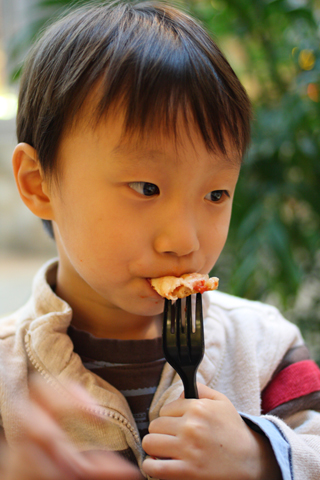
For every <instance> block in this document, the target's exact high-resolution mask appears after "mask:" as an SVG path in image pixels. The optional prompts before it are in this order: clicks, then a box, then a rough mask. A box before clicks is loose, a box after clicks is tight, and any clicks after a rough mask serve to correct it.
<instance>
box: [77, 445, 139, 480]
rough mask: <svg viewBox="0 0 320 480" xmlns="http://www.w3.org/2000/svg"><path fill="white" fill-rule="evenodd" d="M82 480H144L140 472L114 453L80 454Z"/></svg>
mask: <svg viewBox="0 0 320 480" xmlns="http://www.w3.org/2000/svg"><path fill="white" fill-rule="evenodd" d="M82 461H83V464H82V467H83V468H82V477H81V478H83V479H84V480H88V479H89V478H90V480H109V479H110V480H123V479H124V478H125V479H126V480H145V479H144V477H143V476H142V474H141V472H140V470H139V469H138V468H137V467H135V466H134V465H132V464H131V463H129V462H128V461H127V460H125V459H124V458H122V457H120V455H118V454H117V453H114V452H86V453H85V454H82Z"/></svg>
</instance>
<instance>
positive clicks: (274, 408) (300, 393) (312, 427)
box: [260, 346, 320, 480]
mask: <svg viewBox="0 0 320 480" xmlns="http://www.w3.org/2000/svg"><path fill="white" fill-rule="evenodd" d="M261 397H262V413H263V415H262V417H260V418H262V419H263V418H264V419H266V420H269V422H271V423H272V424H273V425H274V426H276V427H277V428H278V430H279V432H280V433H281V435H282V436H283V438H284V439H285V440H286V441H287V442H288V444H289V446H290V459H289V460H290V468H291V474H292V478H293V479H294V480H314V479H316V478H320V413H319V411H320V369H319V367H318V365H317V364H316V363H315V362H313V361H312V360H311V359H310V357H309V352H308V350H307V348H306V347H305V346H299V347H295V348H292V349H290V350H289V351H288V352H287V353H286V355H285V356H284V358H283V359H282V361H281V362H280V364H279V366H278V368H277V369H276V371H275V372H274V374H273V376H272V378H271V380H270V382H269V383H268V385H267V386H266V387H265V388H264V390H263V391H262V395H261Z"/></svg>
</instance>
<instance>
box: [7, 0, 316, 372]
mask: <svg viewBox="0 0 320 480" xmlns="http://www.w3.org/2000/svg"><path fill="white" fill-rule="evenodd" d="M82 3H86V2H83V1H76V0H73V1H72V2H68V1H66V0H0V316H1V315H2V314H4V313H7V312H8V311H10V310H14V309H16V308H17V307H18V306H20V305H22V304H23V302H24V301H25V300H26V299H27V297H28V295H29V293H30V289H31V287H30V285H31V279H32V277H33V275H34V273H35V271H36V270H37V268H38V267H39V265H41V264H42V263H43V261H44V260H46V259H48V258H50V257H52V256H55V255H56V250H55V246H54V243H53V242H52V241H51V240H50V239H49V238H48V237H47V235H46V234H45V232H44V231H43V228H42V225H41V222H40V221H39V220H38V219H37V218H34V217H33V215H32V214H31V213H29V211H28V210H27V208H26V207H24V205H23V204H22V202H21V201H20V199H19V196H18V193H17V191H16V188H15V185H14V181H13V176H12V173H11V154H12V150H13V148H14V145H15V119H14V117H15V112H16V106H17V91H18V84H19V73H20V70H21V66H22V63H23V59H24V57H25V55H26V52H27V51H28V48H29V46H30V44H31V43H32V41H33V39H34V38H35V37H36V36H37V35H38V34H39V31H40V30H41V28H42V27H43V26H44V25H45V24H46V23H48V22H49V23H50V22H51V21H53V20H54V19H55V18H56V16H57V15H61V13H62V12H63V11H64V8H66V7H68V8H70V6H71V8H72V7H74V6H77V5H79V4H82ZM98 3H99V2H98ZM175 3H176V4H177V5H178V6H180V7H182V8H184V9H186V10H187V11H188V12H190V13H191V14H193V15H194V16H196V17H197V18H198V19H200V21H201V22H202V23H203V24H204V26H205V27H206V28H207V30H208V31H209V32H210V33H211V35H213V36H214V37H215V39H216V40H217V42H218V44H219V45H220V46H221V48H222V50H223V51H224V53H225V54H226V56H227V58H228V59H229V62H230V63H231V66H232V67H233V69H234V70H235V71H236V73H237V74H238V76H239V77H240V79H241V80H242V82H243V84H244V86H245V87H246V89H247V91H248V94H249V96H250V98H251V100H252V102H253V106H254V121H253V132H252V133H253V135H252V145H251V148H250V150H249V152H248V154H247V155H246V158H245V159H244V164H243V167H242V173H241V178H240V182H239V185H238V188H237V192H236V197H235V203H234V211H233V217H232V223H231V229H230V235H229V239H228V242H227V245H226V248H225V250H224V253H223V255H222V256H221V258H220V260H219V263H218V264H217V266H216V267H215V269H214V272H213V273H214V274H215V275H217V276H219V277H220V280H221V284H220V285H221V286H220V289H221V290H223V291H225V292H228V293H232V294H235V295H240V296H243V297H246V298H249V299H254V300H261V301H265V302H268V303H271V304H273V305H276V306H277V307H279V308H280V309H281V311H282V312H283V313H284V315H285V316H286V317H287V318H288V319H290V320H291V321H293V322H295V323H297V324H298V325H299V327H300V328H301V329H302V331H303V334H304V336H305V339H306V341H307V343H308V345H309V347H310V349H311V352H312V355H313V357H314V358H315V359H316V360H317V361H318V362H319V363H320V0H250V1H248V0H193V1H192V0H189V1H179V2H177V1H176V2H175ZM213 241H214V239H213Z"/></svg>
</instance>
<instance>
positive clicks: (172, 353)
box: [163, 293, 204, 398]
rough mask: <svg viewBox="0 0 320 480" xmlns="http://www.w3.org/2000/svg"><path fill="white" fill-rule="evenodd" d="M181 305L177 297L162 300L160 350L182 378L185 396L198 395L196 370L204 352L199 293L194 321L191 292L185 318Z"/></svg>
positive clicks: (198, 294)
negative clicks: (163, 301)
mask: <svg viewBox="0 0 320 480" xmlns="http://www.w3.org/2000/svg"><path fill="white" fill-rule="evenodd" d="M182 308H183V307H182V305H181V299H178V300H177V301H176V302H175V303H172V302H171V301H170V300H166V301H165V309H164V316H163V352H164V355H165V357H166V360H167V361H168V363H170V365H171V366H172V367H173V368H174V369H175V370H176V372H177V373H178V374H179V375H180V377H181V380H182V381H183V385H184V390H185V398H198V392H197V386H196V372H197V369H198V366H199V364H200V362H201V360H202V358H203V354H204V333H203V317H202V298H201V294H200V293H197V294H196V308H195V322H194V323H193V322H192V320H193V315H192V301H191V296H189V297H187V298H186V306H185V322H183V317H184V315H183V311H182Z"/></svg>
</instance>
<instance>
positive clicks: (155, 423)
mask: <svg viewBox="0 0 320 480" xmlns="http://www.w3.org/2000/svg"><path fill="white" fill-rule="evenodd" d="M180 424H181V417H167V416H166V417H158V418H156V419H155V420H152V422H150V425H149V433H163V434H165V435H176V434H177V432H178V431H179V428H180Z"/></svg>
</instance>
